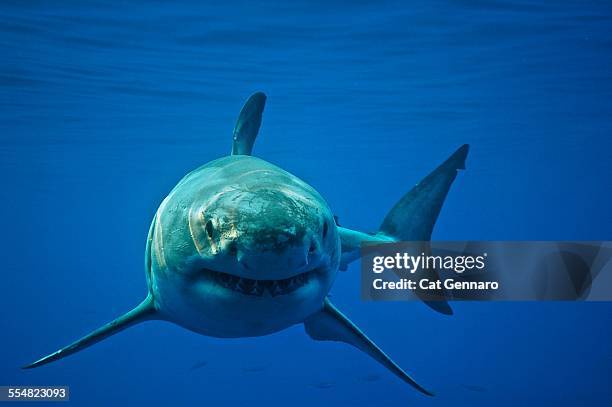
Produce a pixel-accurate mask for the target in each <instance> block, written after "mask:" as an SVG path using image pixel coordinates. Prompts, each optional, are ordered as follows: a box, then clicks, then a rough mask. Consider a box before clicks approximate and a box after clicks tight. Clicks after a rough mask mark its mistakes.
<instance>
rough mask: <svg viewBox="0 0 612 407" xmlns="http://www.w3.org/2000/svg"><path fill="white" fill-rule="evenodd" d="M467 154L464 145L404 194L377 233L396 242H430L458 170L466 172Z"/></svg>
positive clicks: (465, 145) (467, 149) (467, 147)
mask: <svg viewBox="0 0 612 407" xmlns="http://www.w3.org/2000/svg"><path fill="white" fill-rule="evenodd" d="M468 151H469V146H468V145H467V144H464V145H462V146H461V147H459V148H458V149H457V151H455V152H454V153H453V154H452V155H451V156H450V157H449V158H448V159H447V160H446V161H444V162H443V163H442V164H441V165H440V166H438V168H436V169H435V170H433V171H432V172H431V173H430V174H429V175H427V176H426V177H425V178H423V180H422V181H421V182H419V183H418V184H416V185H415V186H414V187H413V188H412V189H411V190H410V191H409V192H408V193H407V194H406V195H404V196H403V197H402V198H401V199H400V200H399V201H398V202H397V203H396V204H395V206H394V207H393V208H392V209H391V210H390V211H389V213H388V214H387V216H386V217H385V219H384V221H383V223H382V224H381V225H380V232H382V233H384V234H386V235H388V236H391V237H393V238H394V239H395V240H413V241H417V240H418V241H426V240H430V239H431V233H432V231H433V228H434V225H435V223H436V220H437V219H438V215H439V214H440V210H441V209H442V204H443V203H444V200H445V199H446V195H447V194H448V191H449V190H450V187H451V185H452V183H453V181H454V180H455V178H456V177H457V170H463V169H465V159H466V158H467V154H468Z"/></svg>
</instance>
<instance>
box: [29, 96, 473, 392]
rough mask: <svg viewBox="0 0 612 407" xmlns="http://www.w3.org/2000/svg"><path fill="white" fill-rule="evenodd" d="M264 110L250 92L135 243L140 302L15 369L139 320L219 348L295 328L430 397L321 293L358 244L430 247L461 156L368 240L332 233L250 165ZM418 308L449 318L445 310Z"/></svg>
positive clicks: (305, 192) (267, 167)
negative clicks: (213, 152)
mask: <svg viewBox="0 0 612 407" xmlns="http://www.w3.org/2000/svg"><path fill="white" fill-rule="evenodd" d="M265 102H266V96H265V95H264V94H263V93H260V92H258V93H255V94H253V95H252V96H251V97H250V98H249V99H248V100H247V102H246V103H245V105H244V107H243V108H242V110H241V112H240V114H239V117H238V121H237V123H236V126H235V128H234V132H233V144H232V153H231V155H229V156H226V157H223V158H219V159H216V160H214V161H211V162H209V163H207V164H205V165H203V166H201V167H200V168H198V169H196V170H194V171H192V172H190V173H189V174H187V175H186V176H185V177H184V178H183V179H182V180H181V181H180V182H179V183H178V184H177V185H176V186H175V187H174V189H172V191H171V192H170V193H169V194H168V196H167V197H166V198H165V199H164V200H163V201H162V203H161V205H160V206H159V209H158V210H157V212H156V213H155V216H154V217H153V221H152V223H151V227H150V229H149V234H148V237H147V241H146V250H145V273H146V280H147V287H148V294H147V296H146V298H145V299H144V301H142V302H141V303H140V304H139V305H138V306H136V307H135V308H134V309H132V310H131V311H129V312H127V313H126V314H124V315H122V316H120V317H119V318H117V319H115V320H114V321H112V322H110V323H108V324H106V325H104V326H102V327H100V328H98V329H96V330H95V331H93V332H91V333H90V334H88V335H86V336H85V337H83V338H81V339H79V340H77V341H75V342H73V343H71V344H70V345H68V346H66V347H64V348H62V349H60V350H58V351H56V352H54V353H51V354H49V355H47V356H45V357H43V358H41V359H39V360H37V361H35V362H33V363H31V364H29V365H26V366H24V368H34V367H38V366H42V365H44V364H47V363H49V362H52V361H56V360H58V359H61V358H64V357H66V356H68V355H70V354H73V353H75V352H78V351H80V350H82V349H85V348H87V347H89V346H91V345H93V344H95V343H96V342H99V341H101V340H103V339H105V338H107V337H109V336H111V335H114V334H116V333H117V332H120V331H122V330H124V329H126V328H128V327H129V326H132V325H134V324H138V323H140V322H143V321H147V320H166V321H170V322H173V323H175V324H178V325H180V326H182V327H185V328H187V329H189V330H191V331H194V332H197V333H200V334H203V335H208V336H213V337H220V338H235V337H253V336H261V335H268V334H272V333H274V332H278V331H281V330H283V329H286V328H289V327H291V326H293V325H296V324H303V325H304V327H305V331H306V333H307V334H308V335H309V336H310V337H311V338H313V339H315V340H320V341H339V342H345V343H348V344H351V345H353V346H355V347H356V348H358V349H360V350H361V351H363V352H365V353H367V354H368V355H370V356H371V357H372V358H374V359H375V360H376V361H377V362H379V363H380V364H382V365H383V366H385V367H386V368H387V369H389V370H390V371H391V372H392V373H393V374H395V375H396V376H397V377H399V378H400V379H401V380H403V381H404V382H406V383H408V384H410V385H411V386H414V387H415V388H416V389H418V390H419V391H420V392H422V393H424V394H426V395H432V393H431V392H430V391H428V390H427V389H425V388H424V387H422V386H421V385H419V384H418V383H417V382H415V381H414V380H413V379H412V378H411V377H410V376H409V375H408V374H407V373H406V372H405V371H404V370H403V369H402V368H401V367H399V365H398V364H396V363H395V362H394V361H393V360H392V359H391V358H390V357H389V356H387V355H386V354H385V353H384V352H383V351H382V350H381V349H380V348H379V347H378V346H377V345H376V344H375V343H374V342H373V341H372V340H371V339H370V338H369V337H368V336H366V334H365V333H364V332H363V331H361V329H359V328H358V327H357V326H356V325H355V324H354V323H353V322H352V321H351V320H349V319H348V318H347V317H346V316H345V315H344V314H343V313H342V312H340V311H339V310H338V308H336V307H335V306H334V305H333V304H332V302H331V301H330V299H329V292H330V289H331V287H332V284H333V282H334V279H335V277H336V274H337V272H338V270H346V268H347V265H348V264H349V263H350V262H352V261H354V260H356V259H358V258H359V256H360V255H359V248H360V245H361V244H362V243H363V242H389V241H398V240H418V241H427V240H430V238H431V233H432V230H433V226H434V223H435V221H436V219H437V217H438V214H439V212H440V209H441V207H442V204H443V202H444V199H445V198H446V195H447V193H448V191H449V188H450V186H451V184H452V183H453V181H454V179H455V177H456V175H457V170H459V169H464V168H465V159H466V156H467V152H468V146H467V145H463V146H461V147H460V148H459V149H458V150H457V151H456V152H455V153H453V154H452V155H451V156H450V157H449V158H448V159H447V160H446V161H445V162H444V163H442V164H441V165H440V166H439V167H437V168H436V169H435V170H434V171H433V172H432V173H430V174H429V175H428V176H427V177H425V178H424V179H423V180H422V181H421V182H419V183H418V184H417V185H416V186H415V187H414V188H413V189H412V190H411V191H409V192H408V193H407V194H406V195H404V196H403V197H402V198H401V199H400V200H399V202H397V204H396V205H395V206H394V207H393V208H392V209H391V211H390V212H389V213H388V214H387V216H386V218H385V219H384V221H383V222H382V224H381V226H380V228H379V230H378V231H377V232H374V233H365V232H360V231H356V230H351V229H348V228H345V227H341V226H339V225H338V224H337V222H336V218H335V217H334V215H333V212H332V211H331V209H330V208H329V205H328V204H327V202H326V201H325V200H324V199H323V197H321V195H320V194H319V193H318V192H317V191H316V190H315V189H314V188H312V187H311V186H310V185H308V184H307V183H305V182H304V181H302V180H300V179H299V178H298V177H296V176H294V175H292V174H290V173H289V172H287V171H285V170H283V169H281V168H279V167H277V166H275V165H273V164H271V163H269V162H267V161H264V160H262V159H260V158H256V157H253V156H252V155H251V152H252V149H253V144H254V142H255V138H256V136H257V134H258V132H259V128H260V125H261V120H262V114H263V110H264V105H265ZM427 303H428V305H430V306H431V307H432V308H434V309H436V310H437V311H439V312H442V313H445V314H450V313H452V311H451V309H450V307H449V305H448V303H447V302H446V301H444V300H442V301H435V302H427Z"/></svg>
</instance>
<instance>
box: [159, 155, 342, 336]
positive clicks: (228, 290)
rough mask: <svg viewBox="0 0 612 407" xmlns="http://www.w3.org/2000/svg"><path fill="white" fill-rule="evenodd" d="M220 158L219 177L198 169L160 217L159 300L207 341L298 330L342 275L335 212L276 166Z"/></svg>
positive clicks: (242, 158) (173, 316)
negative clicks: (213, 337)
mask: <svg viewBox="0 0 612 407" xmlns="http://www.w3.org/2000/svg"><path fill="white" fill-rule="evenodd" d="M223 160H225V161H226V162H224V163H223V165H222V166H221V167H222V168H223V170H219V169H218V168H219V167H217V166H216V165H212V166H210V167H207V168H201V169H200V170H198V174H197V177H196V176H195V175H194V176H193V177H194V179H193V180H189V179H188V180H186V181H185V182H183V183H181V184H179V186H178V187H177V190H176V191H174V192H173V193H172V194H171V195H170V196H169V197H168V202H166V203H165V204H162V207H161V208H160V211H158V219H157V225H156V228H155V230H154V237H153V241H154V245H153V251H152V254H153V257H155V258H156V260H157V261H156V262H153V265H154V267H153V270H152V271H153V272H152V279H153V281H154V282H155V284H153V285H152V288H153V289H154V290H155V291H154V293H153V294H154V297H155V298H156V300H158V302H159V304H160V307H161V309H162V311H167V313H168V314H169V319H171V320H173V321H175V322H178V323H179V324H181V325H184V326H186V327H188V328H190V329H193V330H196V331H198V332H203V333H206V334H208V335H216V336H249V335H261V334H263V333H268V332H275V331H277V330H280V329H284V328H286V327H287V326H290V325H293V324H295V323H298V322H301V321H303V319H304V318H305V317H306V316H307V315H309V314H311V313H312V312H314V311H316V310H317V309H318V308H320V306H321V304H322V301H323V299H324V298H325V295H326V294H327V293H328V292H329V289H330V287H331V284H332V283H333V279H334V276H335V273H336V270H337V269H338V264H339V259H340V239H339V234H338V229H337V226H336V224H335V222H334V217H333V214H332V212H331V210H330V209H329V207H328V206H327V204H326V203H325V201H324V200H323V198H322V197H321V196H320V195H319V194H318V193H317V192H316V191H315V190H314V189H313V188H311V187H310V186H309V185H307V184H306V183H304V182H303V181H301V180H299V179H298V178H297V177H295V176H293V175H291V174H289V173H287V172H285V171H283V170H281V169H279V168H277V167H274V166H273V165H272V164H269V163H267V162H265V161H263V160H260V159H258V158H254V157H248V156H231V157H228V158H226V159H223ZM234 162H239V163H240V165H238V166H234V165H233V163H234ZM214 163H216V164H220V163H219V162H218V160H217V162H214ZM232 168H240V169H241V170H240V172H237V173H234V172H233V171H232ZM245 168H248V169H247V170H245ZM213 174H214V175H213ZM211 179H214V180H215V181H213V182H211ZM199 181H202V182H203V183H200V182H199ZM183 196H189V199H188V202H189V205H183V204H182V202H183V200H182V197H183ZM164 230H172V231H173V233H172V234H167V233H164ZM179 230H182V231H183V233H179V232H178V231H179ZM190 249H192V253H190V254H189V255H186V251H189V250H190ZM176 320H178V321H176Z"/></svg>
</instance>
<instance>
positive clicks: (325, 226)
mask: <svg viewBox="0 0 612 407" xmlns="http://www.w3.org/2000/svg"><path fill="white" fill-rule="evenodd" d="M327 229H329V226H328V225H327V222H324V223H323V239H325V236H327Z"/></svg>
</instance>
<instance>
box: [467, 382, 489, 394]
mask: <svg viewBox="0 0 612 407" xmlns="http://www.w3.org/2000/svg"><path fill="white" fill-rule="evenodd" d="M461 386H462V387H463V388H465V389H467V390H469V391H473V392H476V393H484V392H485V391H487V389H485V388H484V387H482V386H478V385H475V384H462V385H461Z"/></svg>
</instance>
